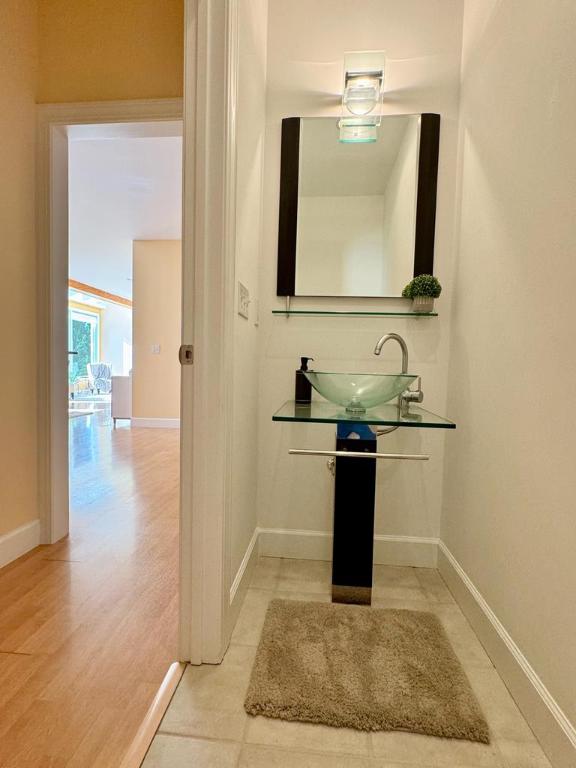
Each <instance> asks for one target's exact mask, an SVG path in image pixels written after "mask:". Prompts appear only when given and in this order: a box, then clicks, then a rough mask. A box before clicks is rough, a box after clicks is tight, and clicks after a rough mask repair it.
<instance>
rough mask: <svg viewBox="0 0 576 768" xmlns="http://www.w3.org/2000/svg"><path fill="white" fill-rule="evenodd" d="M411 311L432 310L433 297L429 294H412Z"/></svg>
mask: <svg viewBox="0 0 576 768" xmlns="http://www.w3.org/2000/svg"><path fill="white" fill-rule="evenodd" d="M412 311H413V312H433V311H434V299H433V298H432V297H431V296H414V298H413V299H412Z"/></svg>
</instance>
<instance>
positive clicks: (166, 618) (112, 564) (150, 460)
mask: <svg viewBox="0 0 576 768" xmlns="http://www.w3.org/2000/svg"><path fill="white" fill-rule="evenodd" d="M127 425H128V422H119V426H118V429H117V430H115V431H114V430H113V429H112V425H111V419H110V416H109V412H108V410H106V411H102V410H101V411H98V413H97V414H95V415H94V416H91V417H86V416H83V417H79V418H74V419H71V420H70V440H71V443H70V449H71V467H70V472H71V510H72V512H71V533H70V536H69V537H68V539H66V540H63V541H62V542H59V543H57V544H55V545H52V546H46V547H39V548H37V549H35V550H34V551H33V552H31V553H29V554H28V555H26V556H24V557H22V558H20V559H19V560H17V561H15V562H14V563H12V564H10V565H9V566H7V567H6V568H4V569H2V570H0V766H1V768H60V767H61V766H62V767H64V766H66V768H92V767H94V768H116V767H117V766H118V765H119V764H120V761H121V759H122V756H123V754H124V753H125V752H126V750H127V749H128V746H129V744H130V742H131V740H132V738H133V736H134V734H135V733H136V731H137V729H138V726H139V724H140V722H141V721H142V719H143V717H144V715H145V713H146V710H147V709H148V706H149V705H150V703H151V702H152V700H153V698H154V694H155V693H156V691H157V689H158V686H159V685H160V683H161V682H162V679H163V677H164V675H165V673H166V672H167V670H168V668H169V666H170V663H171V662H173V661H174V660H175V659H176V637H177V568H178V485H179V484H178V472H179V463H178V455H179V445H178V443H179V433H178V430H175V429H130V427H129V426H127Z"/></svg>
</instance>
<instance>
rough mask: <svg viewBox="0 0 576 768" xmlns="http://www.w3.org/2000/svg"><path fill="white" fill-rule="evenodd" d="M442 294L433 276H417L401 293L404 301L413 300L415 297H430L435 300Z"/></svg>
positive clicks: (440, 287)
mask: <svg viewBox="0 0 576 768" xmlns="http://www.w3.org/2000/svg"><path fill="white" fill-rule="evenodd" d="M441 293H442V286H441V285H440V283H439V282H438V280H437V279H436V278H435V277H434V275H418V277H415V278H414V279H413V280H410V282H409V283H408V285H407V286H406V288H404V290H403V291H402V296H404V298H405V299H413V298H414V297H415V296H430V297H431V298H432V299H437V298H438V296H440V294H441Z"/></svg>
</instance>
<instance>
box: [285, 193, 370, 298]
mask: <svg viewBox="0 0 576 768" xmlns="http://www.w3.org/2000/svg"><path fill="white" fill-rule="evenodd" d="M383 219H384V196H383V195H341V196H303V197H300V198H299V200H298V236H297V238H298V246H297V247H298V260H297V269H296V293H297V294H298V295H299V296H340V295H346V294H348V295H351V296H378V295H381V294H382V290H383V288H384V285H383V272H384V259H383V251H384V240H383V229H382V220H383Z"/></svg>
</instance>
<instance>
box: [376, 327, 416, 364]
mask: <svg viewBox="0 0 576 768" xmlns="http://www.w3.org/2000/svg"><path fill="white" fill-rule="evenodd" d="M391 339H392V340H393V341H397V342H398V344H400V349H401V350H402V373H408V347H407V346H406V342H405V341H404V339H403V338H402V336H399V335H398V334H397V333H386V334H385V335H384V336H382V338H381V339H379V340H378V342H377V344H376V346H375V347H374V354H375V355H379V354H380V352H382V347H383V346H384V344H386V342H387V341H390V340H391Z"/></svg>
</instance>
